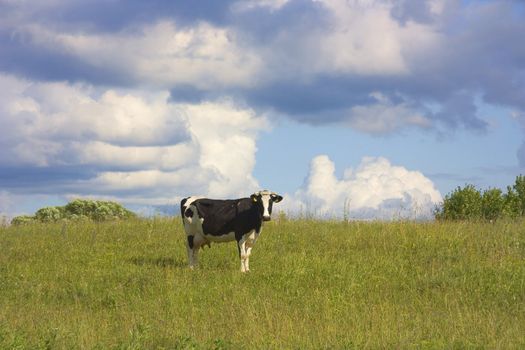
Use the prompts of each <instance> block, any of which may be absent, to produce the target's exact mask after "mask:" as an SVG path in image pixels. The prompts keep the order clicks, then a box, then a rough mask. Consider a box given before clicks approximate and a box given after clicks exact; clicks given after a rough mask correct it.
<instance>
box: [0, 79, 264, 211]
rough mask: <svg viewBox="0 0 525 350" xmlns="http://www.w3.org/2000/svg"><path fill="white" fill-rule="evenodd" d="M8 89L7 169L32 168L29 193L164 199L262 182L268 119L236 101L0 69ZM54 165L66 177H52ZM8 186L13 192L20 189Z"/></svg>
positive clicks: (1, 155) (1, 119)
mask: <svg viewBox="0 0 525 350" xmlns="http://www.w3.org/2000/svg"><path fill="white" fill-rule="evenodd" d="M0 86H3V87H4V88H3V89H1V91H0V102H1V106H0V126H1V127H2V130H3V133H4V135H5V137H3V138H2V139H1V140H0V144H1V146H2V148H1V150H0V159H1V160H2V163H1V165H0V167H1V168H2V172H3V174H4V176H7V177H8V179H7V180H10V179H12V178H13V177H16V176H15V174H16V173H17V172H19V173H20V172H21V173H24V174H29V173H30V174H33V175H32V176H31V177H30V180H32V181H34V183H32V184H27V183H26V185H27V186H28V187H26V188H25V189H24V191H33V192H34V193H39V192H42V191H45V192H53V191H55V192H58V193H62V194H64V195H67V194H68V193H69V194H71V193H76V194H82V193H84V194H92V195H96V194H99V195H103V196H120V197H121V198H123V199H124V200H126V197H127V196H137V195H138V194H139V193H140V194H141V195H142V196H143V197H145V198H149V199H150V201H151V202H152V203H155V204H159V203H158V200H162V201H164V200H166V199H167V198H169V197H170V196H171V199H172V200H173V199H174V198H176V197H180V196H181V195H186V194H194V193H196V194H207V195H215V196H237V195H239V193H241V192H242V193H244V192H245V191H246V189H250V190H255V189H256V188H257V187H258V184H257V181H256V180H255V178H254V177H253V176H252V171H253V167H254V165H255V152H256V143H255V139H256V138H257V134H258V132H259V131H260V130H263V129H266V128H268V127H269V124H268V122H267V120H266V118H265V117H264V116H261V115H258V114H256V113H255V112H254V111H253V110H251V109H249V108H241V107H238V106H236V105H235V103H234V102H233V101H232V100H228V99H223V100H218V101H215V102H203V103H200V104H177V103H173V102H171V100H170V99H169V93H168V92H167V91H159V92H157V93H150V92H145V91H129V90H128V91H116V90H107V91H98V90H97V89H95V88H93V87H92V86H85V85H71V84H68V83H36V82H30V81H27V80H22V79H19V78H15V77H13V76H7V75H0ZM7 87H9V88H7ZM72 170H73V171H72ZM84 170H86V171H85V172H84V175H83V176H81V175H80V173H81V172H83V171H84ZM54 172H58V173H60V174H61V175H60V176H58V178H59V179H60V183H59V184H56V183H55V184H52V183H49V179H48V178H49V177H50V176H53V177H54V178H56V176H57V175H59V174H54ZM5 174H7V175H5ZM38 174H42V178H39V177H38ZM25 176H26V177H27V176H28V175H25ZM28 180H29V179H28ZM20 181H21V179H20V178H19V179H18V182H19V183H20ZM28 182H31V181H28ZM9 183H10V181H5V182H3V184H4V186H6V187H7V188H5V189H4V191H9V190H11V191H15V192H16V191H18V190H19V189H17V188H8V187H9ZM43 187H45V189H44V188H43Z"/></svg>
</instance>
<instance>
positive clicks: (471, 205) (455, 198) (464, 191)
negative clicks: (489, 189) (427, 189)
mask: <svg viewBox="0 0 525 350" xmlns="http://www.w3.org/2000/svg"><path fill="white" fill-rule="evenodd" d="M481 199H482V196H481V193H480V192H479V190H478V189H477V188H476V187H474V185H466V186H465V187H464V188H461V187H458V188H456V189H455V190H454V191H452V193H449V194H448V195H446V196H445V199H444V201H443V204H442V206H441V208H438V210H437V212H436V215H435V216H436V218H437V219H441V220H469V219H479V218H481V217H482V209H481V208H482V204H481Z"/></svg>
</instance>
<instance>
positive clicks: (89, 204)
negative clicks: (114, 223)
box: [11, 199, 136, 225]
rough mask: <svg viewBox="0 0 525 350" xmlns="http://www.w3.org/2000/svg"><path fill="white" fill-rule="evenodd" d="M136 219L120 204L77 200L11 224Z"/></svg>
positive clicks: (49, 208)
mask: <svg viewBox="0 0 525 350" xmlns="http://www.w3.org/2000/svg"><path fill="white" fill-rule="evenodd" d="M134 217H136V215H135V214H134V213H133V212H131V211H130V210H128V209H126V208H124V207H123V206H122V205H120V204H119V203H115V202H110V201H95V200H87V199H75V200H74V201H72V202H69V203H68V204H66V205H65V206H57V207H45V208H41V209H39V210H38V211H37V212H36V213H35V215H34V216H27V215H25V216H17V217H15V218H14V219H13V220H12V221H11V223H12V224H13V225H21V224H26V223H32V222H56V221H59V220H75V221H77V220H94V221H105V220H114V219H129V218H134Z"/></svg>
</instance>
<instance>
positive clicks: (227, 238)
mask: <svg viewBox="0 0 525 350" xmlns="http://www.w3.org/2000/svg"><path fill="white" fill-rule="evenodd" d="M203 236H204V237H205V238H206V239H207V240H208V241H210V242H214V243H225V242H231V241H235V232H233V231H232V232H228V233H227V234H225V235H220V236H214V235H207V234H204V233H203Z"/></svg>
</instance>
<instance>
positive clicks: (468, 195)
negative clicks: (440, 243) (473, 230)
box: [434, 175, 525, 221]
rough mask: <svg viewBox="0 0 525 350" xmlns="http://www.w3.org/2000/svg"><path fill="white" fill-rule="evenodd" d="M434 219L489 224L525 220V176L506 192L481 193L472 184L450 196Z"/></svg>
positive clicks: (497, 189) (497, 190)
mask: <svg viewBox="0 0 525 350" xmlns="http://www.w3.org/2000/svg"><path fill="white" fill-rule="evenodd" d="M434 216H435V218H436V219H437V220H488V221H494V220H497V219H501V218H513V219H515V218H520V217H523V216H525V176H523V175H519V176H517V177H516V180H515V182H514V184H513V185H512V186H507V190H506V192H503V191H502V190H501V189H499V188H490V189H487V190H484V191H482V190H480V189H478V188H476V187H475V186H474V185H472V184H467V185H465V187H459V186H458V187H457V188H456V189H455V190H454V191H452V192H451V193H449V194H447V195H446V196H445V198H444V200H443V203H442V204H441V205H439V206H438V207H437V208H436V210H435V212H434Z"/></svg>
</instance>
